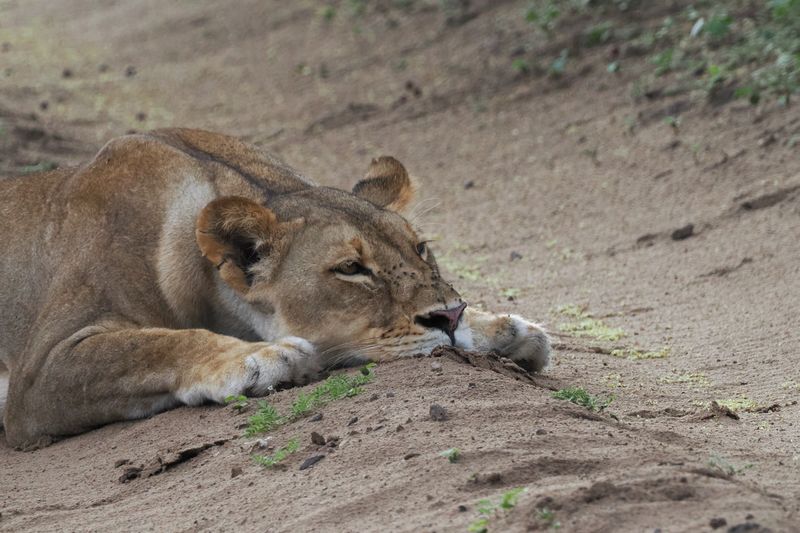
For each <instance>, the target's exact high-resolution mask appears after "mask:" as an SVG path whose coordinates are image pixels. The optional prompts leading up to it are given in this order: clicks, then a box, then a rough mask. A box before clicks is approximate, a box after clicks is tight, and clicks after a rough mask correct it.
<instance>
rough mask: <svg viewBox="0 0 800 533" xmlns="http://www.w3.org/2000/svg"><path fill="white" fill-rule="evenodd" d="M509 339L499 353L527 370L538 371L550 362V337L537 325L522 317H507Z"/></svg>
mask: <svg viewBox="0 0 800 533" xmlns="http://www.w3.org/2000/svg"><path fill="white" fill-rule="evenodd" d="M507 319H508V323H509V324H508V327H509V335H510V337H511V341H510V342H509V343H508V345H507V346H505V347H504V348H502V349H501V350H499V351H500V353H502V354H503V355H505V356H506V357H508V358H509V359H511V360H512V361H514V362H515V363H517V364H518V365H519V366H521V367H522V368H524V369H525V370H527V371H529V372H538V371H540V370H541V369H543V368H544V367H546V366H547V365H548V363H549V362H550V337H549V336H548V335H547V333H546V332H545V331H544V330H543V329H542V328H541V327H540V326H539V325H538V324H534V323H533V322H528V321H527V320H525V319H524V318H522V317H519V316H516V315H510V316H508V317H507Z"/></svg>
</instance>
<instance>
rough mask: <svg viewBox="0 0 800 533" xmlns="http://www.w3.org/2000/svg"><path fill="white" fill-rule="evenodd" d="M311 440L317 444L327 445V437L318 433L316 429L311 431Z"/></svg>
mask: <svg viewBox="0 0 800 533" xmlns="http://www.w3.org/2000/svg"><path fill="white" fill-rule="evenodd" d="M311 442H312V443H314V444H316V445H317V446H325V437H323V436H322V435H320V434H319V433H317V432H316V431H312V432H311Z"/></svg>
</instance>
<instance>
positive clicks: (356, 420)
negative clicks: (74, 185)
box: [347, 416, 358, 426]
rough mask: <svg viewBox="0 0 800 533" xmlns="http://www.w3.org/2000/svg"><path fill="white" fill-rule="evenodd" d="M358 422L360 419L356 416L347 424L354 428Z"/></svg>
mask: <svg viewBox="0 0 800 533" xmlns="http://www.w3.org/2000/svg"><path fill="white" fill-rule="evenodd" d="M356 422H358V417H357V416H354V417H353V418H351V419H350V421H349V422H348V423H347V425H348V426H352V425H353V424H355V423H356Z"/></svg>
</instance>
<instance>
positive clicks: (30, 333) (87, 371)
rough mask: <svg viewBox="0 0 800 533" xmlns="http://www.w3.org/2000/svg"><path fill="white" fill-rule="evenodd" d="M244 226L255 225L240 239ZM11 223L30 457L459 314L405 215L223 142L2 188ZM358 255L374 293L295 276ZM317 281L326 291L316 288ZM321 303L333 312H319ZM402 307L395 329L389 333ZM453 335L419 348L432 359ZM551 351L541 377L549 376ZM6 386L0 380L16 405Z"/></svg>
mask: <svg viewBox="0 0 800 533" xmlns="http://www.w3.org/2000/svg"><path fill="white" fill-rule="evenodd" d="M393 194H394V193H393ZM225 198H228V199H230V198H233V199H231V200H220V199H225ZM215 201H216V203H214V202H215ZM220 202H222V203H220ZM225 202H227V203H225ZM223 204H224V205H223ZM260 205H267V206H268V207H269V209H265V208H262V207H259V206H260ZM207 206H208V209H206V208H207ZM212 206H213V207H212ZM204 209H205V211H204ZM248 210H249V211H248ZM373 211H374V213H373ZM231 213H233V214H235V215H236V216H239V217H240V218H239V219H236V220H234V222H230V223H228V222H226V221H228V220H233V219H231V218H230V217H231V216H233V215H232V214H231ZM273 213H274V214H273ZM276 216H277V218H276ZM220 217H223V218H224V217H228V218H225V219H224V220H223V219H222V218H220ZM242 217H243V218H242ZM248 217H249V218H248ZM0 218H1V219H2V220H3V221H4V223H3V224H2V226H0V244H2V248H3V254H2V255H1V256H0V301H2V302H3V305H2V306H0V361H2V363H4V364H5V366H7V367H8V370H9V371H10V387H9V390H8V399H7V403H6V409H5V426H6V432H7V437H8V439H9V441H10V442H11V443H12V444H14V445H16V446H20V447H26V446H31V445H35V444H41V443H45V442H47V441H49V440H50V439H51V438H53V437H57V436H60V435H69V434H74V433H77V432H80V431H84V430H86V429H88V428H91V427H94V426H97V425H100V424H103V423H107V422H110V421H114V420H120V419H126V418H135V417H141V416H147V415H149V414H152V413H155V412H158V411H160V410H163V409H165V408H169V407H171V406H173V405H177V404H179V403H190V404H191V403H199V402H202V401H207V400H213V401H221V398H222V395H223V394H226V393H228V392H230V393H240V392H252V393H263V392H264V391H265V389H266V387H268V386H271V385H274V384H276V383H277V382H279V381H293V382H297V381H302V379H304V378H303V376H305V375H310V374H313V371H314V368H315V367H316V366H317V365H318V364H319V361H317V357H316V356H315V355H313V354H312V352H316V351H318V349H319V348H320V347H324V348H326V349H333V347H334V346H335V345H341V344H343V343H346V342H347V341H348V340H349V339H350V338H352V337H359V336H361V340H364V339H373V340H374V339H377V338H380V339H382V340H383V341H385V340H386V339H388V338H394V336H393V335H391V334H390V333H387V332H388V331H390V330H393V331H398V332H404V333H403V335H412V330H414V331H416V330H415V329H414V328H419V326H415V325H414V324H413V320H412V321H411V322H403V326H402V327H400V326H397V320H398V318H397V317H400V316H407V315H408V316H412V317H413V316H415V314H416V313H420V312H422V311H424V309H425V308H430V307H431V306H436V305H438V306H440V307H441V306H445V307H446V306H448V305H450V302H452V301H454V299H457V294H456V293H455V292H454V291H452V289H450V288H449V286H447V285H446V284H444V282H441V281H440V278H438V272H437V271H436V268H435V264H434V265H433V267H428V268H426V267H425V263H419V261H417V260H416V259H413V258H411V256H409V255H408V254H407V253H406V251H405V249H403V250H402V253H400V252H398V251H397V249H402V248H403V247H404V246H405V244H404V242H403V240H404V239H406V238H407V236H406V235H405V233H404V232H406V229H405V226H403V224H404V221H403V219H401V218H400V217H399V216H397V215H395V214H394V213H389V212H388V211H385V210H383V209H379V208H378V207H375V206H372V205H371V204H369V203H368V202H366V201H365V200H362V199H360V198H356V197H355V196H354V195H352V194H349V193H343V192H340V191H334V190H332V189H326V188H321V187H316V186H315V185H313V183H311V182H310V181H309V180H307V179H306V178H304V177H303V176H301V175H300V174H299V173H297V172H296V171H294V170H292V169H290V168H289V167H286V166H285V165H283V164H282V163H280V162H278V161H277V160H275V159H273V158H272V157H270V156H269V155H267V154H264V153H262V152H260V151H258V150H256V149H254V148H252V147H250V146H248V145H246V144H244V143H242V142H239V141H237V140H235V139H232V138H229V137H225V136H222V135H216V134H211V133H207V132H201V131H195V130H165V131H160V132H155V133H153V134H148V135H134V136H127V137H123V138H120V139H117V140H114V141H111V142H110V143H109V144H107V145H106V146H105V147H104V148H103V149H102V150H101V151H100V152H99V153H98V155H97V156H96V157H95V158H94V159H93V160H92V161H90V162H89V163H88V164H86V165H83V166H80V167H76V168H68V169H63V170H56V171H53V172H49V173H44V174H38V175H35V176H28V177H20V178H10V179H5V180H0ZM256 219H257V220H256ZM362 219H365V220H366V219H369V220H366V222H364V220H362ZM253 220H256V222H253ZM362 222H363V223H362ZM251 223H252V224H256V223H257V224H261V226H258V227H259V228H261V227H262V226H263V227H264V228H267V229H265V230H264V231H265V232H266V233H265V235H268V236H267V237H263V236H262V237H259V238H258V239H256V238H255V237H253V239H254V240H253V243H254V244H248V245H247V247H244V248H242V246H244V245H243V244H242V242H243V241H242V239H244V238H245V237H247V238H250V237H251V236H250V234H248V233H247V231H250V230H252V231H255V230H253V229H252V228H250V226H247V228H250V229H247V228H245V229H244V230H241V231H242V233H241V234H240V233H237V234H236V235H234V236H231V235H229V233H226V232H229V229H230V227H233V226H232V225H233V224H240V225H241V224H245V225H246V224H251ZM226 224H227V225H226ZM405 225H406V226H407V224H405ZM237 227H238V226H237ZM254 227H255V226H254ZM395 228H400V229H399V230H397V229H395ZM230 231H233V230H230ZM237 231H238V230H237ZM407 231H408V232H412V230H411V229H410V226H408V230H407ZM395 232H399V233H402V234H403V235H399V234H398V235H395V234H394V233H395ZM412 233H413V232H412ZM242 235H243V236H244V237H243V236H242ZM408 238H413V236H412V237H408ZM337 239H338V240H337ZM342 239H345V240H346V242H349V243H353V242H357V244H353V246H355V247H356V248H357V249H358V250H359V251H358V253H359V254H364V255H365V256H366V255H369V254H371V257H372V259H370V260H367V259H365V261H371V263H370V264H373V265H375V266H373V267H372V270H370V274H371V275H373V276H374V277H375V278H374V280H363V281H361V282H360V283H356V284H354V283H345V282H338V281H337V280H336V279H333V278H331V281H330V282H329V281H328V278H327V277H325V278H323V276H328V275H329V274H330V269H321V268H319V269H315V270H308V271H305V270H303V269H302V268H300V267H292V265H307V264H308V263H309V261H313V260H314V259H312V258H313V257H315V255H319V256H320V257H321V258H322V257H324V256H325V254H326V253H328V249H329V248H331V247H332V246H333V244H331V243H336V242H339V241H341V240H342ZM256 241H257V242H256ZM198 246H199V247H198ZM330 253H333V252H330ZM337 253H338V252H337ZM341 253H350V252H341ZM251 255H252V256H253V257H252V258H250V256H251ZM337 257H338V256H337ZM324 259H325V260H326V261H329V260H332V259H331V258H328V257H324ZM321 260H322V259H319V261H321ZM389 262H396V264H394V265H389V264H388V263H389ZM365 264H366V263H365ZM399 265H402V266H399ZM303 268H305V266H304V267H303ZM429 270H430V272H428V271H429ZM304 272H305V273H304ZM309 273H310V274H309ZM401 273H402V275H401ZM335 275H336V276H338V277H339V278H342V279H345V281H348V282H349V281H351V279H350V277H352V276H353V275H352V274H350V273H349V272H346V273H345V274H341V275H340V274H338V273H337V274H335ZM313 276H320V277H319V280H320V281H318V282H317V281H315V278H314V279H303V278H304V277H305V278H313ZM412 278H413V279H414V280H416V281H413V282H412V281H411V279H412ZM337 283H338V284H337ZM367 285H370V287H368V288H370V292H371V293H374V292H376V291H378V292H379V293H380V290H386V291H390V292H391V297H388V301H384V302H383V304H384V305H383V306H381V301H380V298H377V297H376V298H375V301H374V302H373V301H371V300H369V298H370V296H369V294H370V292H364V287H365V286H367ZM428 285H430V287H428ZM384 287H385V289H384ZM379 288H380V290H379ZM343 291H344V292H343ZM346 291H351V292H346ZM352 291H362V292H363V294H364V295H366V296H365V297H364V298H365V301H366V303H364V304H361V305H355V304H353V303H350V304H348V305H349V307H343V305H344V304H342V303H341V302H340V301H339V300H341V301H347V302H350V301H354V300H355V299H357V298H361V296H359V295H360V294H362V293H361V292H352ZM386 294H389V292H387V293H386ZM309 298H312V299H316V300H317V305H316V306H308V305H307V304H304V303H302V302H307V300H308V299H309ZM459 301H460V300H459ZM386 306H392V308H393V309H394V308H396V309H395V311H396V312H395V313H394V314H391V316H389V314H387V315H386V317H384V318H383V322H381V323H378V322H375V320H377V319H375V318H374V315H376V314H377V315H380V314H381V313H382V311H380V309H382V308H385V307H386ZM353 309H355V311H353ZM359 309H363V312H362V311H359ZM315 313H321V314H319V316H317V315H316V314H315ZM348 313H351V314H353V315H354V316H348ZM359 313H361V316H356V315H359ZM387 313H388V312H387ZM459 313H460V311H459ZM456 318H457V317H456ZM403 320H405V319H403ZM337 321H339V322H340V323H342V324H341V326H342V327H341V328H340V329H341V331H338V332H336V333H334V329H335V328H334V326H335V324H336V323H337ZM349 322H353V323H354V324H356V325H358V324H360V326H358V327H360V328H361V330H358V331H356V330H354V329H352V328H355V327H356V325H352V326H346V325H345V324H344V323H349ZM368 322H369V323H368ZM495 326H496V324H495ZM437 327H439V326H437ZM315 328H316V329H315ZM348 328H350V329H348ZM318 330H319V331H318ZM362 330H363V331H362ZM537 331H538V330H537ZM438 333H439V334H440V336H439V337H435V338H434V337H430V335H428V333H427V330H426V332H416V333H413V335H420V336H423V337H424V338H425V339H426V341H425V342H426V343H427V344H425V345H424V347H423V345H420V349H423V348H424V349H428V350H429V349H430V344H431V343H432V342H433V340H432V339H434V340H435V339H440V338H441V332H438ZM467 333H468V332H467V331H466V330H464V328H463V327H461V326H459V328H458V330H457V332H456V333H453V334H452V335H456V336H455V337H453V336H451V338H454V339H455V338H456V337H457V338H459V339H461V338H462V337H463V339H464V340H463V342H464V343H467V344H470V343H472V340H471V336H470V335H467ZM290 335H291V336H290ZM399 335H400V333H398V336H399ZM458 335H461V337H458ZM464 335H467V336H464ZM537 335H539V337H537V338H539V342H540V343H544V342H545V340H546V337H543V333H541V332H538V333H537ZM298 336H299V337H303V338H305V339H308V340H310V341H311V343H313V346H312V344H309V343H308V342H306V341H305V340H303V339H301V338H296V337H298ZM478 337H480V334H478ZM540 337H541V338H540ZM542 339H545V340H542ZM356 340H357V339H356ZM420 342H422V341H420ZM437 342H439V343H441V340H438V341H437ZM454 342H455V341H454ZM387 346H388V345H387ZM396 347H397V343H395V344H393V345H392V346H389V347H384V348H382V350H383V351H388V352H391V350H392V349H394V348H396ZM489 347H491V346H489ZM315 348H316V349H315ZM542 350H544V354H543V355H542V354H537V356H536V357H538V358H539V359H541V358H542V357H544V359H543V361H540V363H541V364H540V363H537V364H536V365H534V366H537V367H541V366H542V365H543V364H544V363H546V358H547V353H546V351H547V350H546V346H544V345H543V347H542ZM362 351H364V355H366V356H374V355H375V354H374V349H373V351H372V352H371V351H370V350H369V349H367V350H362ZM540 351H541V350H540ZM395 355H404V353H403V354H400V353H396V354H395ZM3 381H4V379H3V372H2V365H0V389H2V382H3ZM0 392H2V391H1V390H0ZM2 403H3V402H2V398H0V409H2Z"/></svg>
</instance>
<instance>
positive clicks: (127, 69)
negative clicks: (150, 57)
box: [125, 65, 136, 78]
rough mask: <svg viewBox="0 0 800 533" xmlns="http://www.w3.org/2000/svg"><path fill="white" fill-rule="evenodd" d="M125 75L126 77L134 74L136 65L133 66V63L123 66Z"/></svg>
mask: <svg viewBox="0 0 800 533" xmlns="http://www.w3.org/2000/svg"><path fill="white" fill-rule="evenodd" d="M125 76H126V77H128V78H132V77H134V76H136V67H134V66H133V65H128V66H127V67H125Z"/></svg>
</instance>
